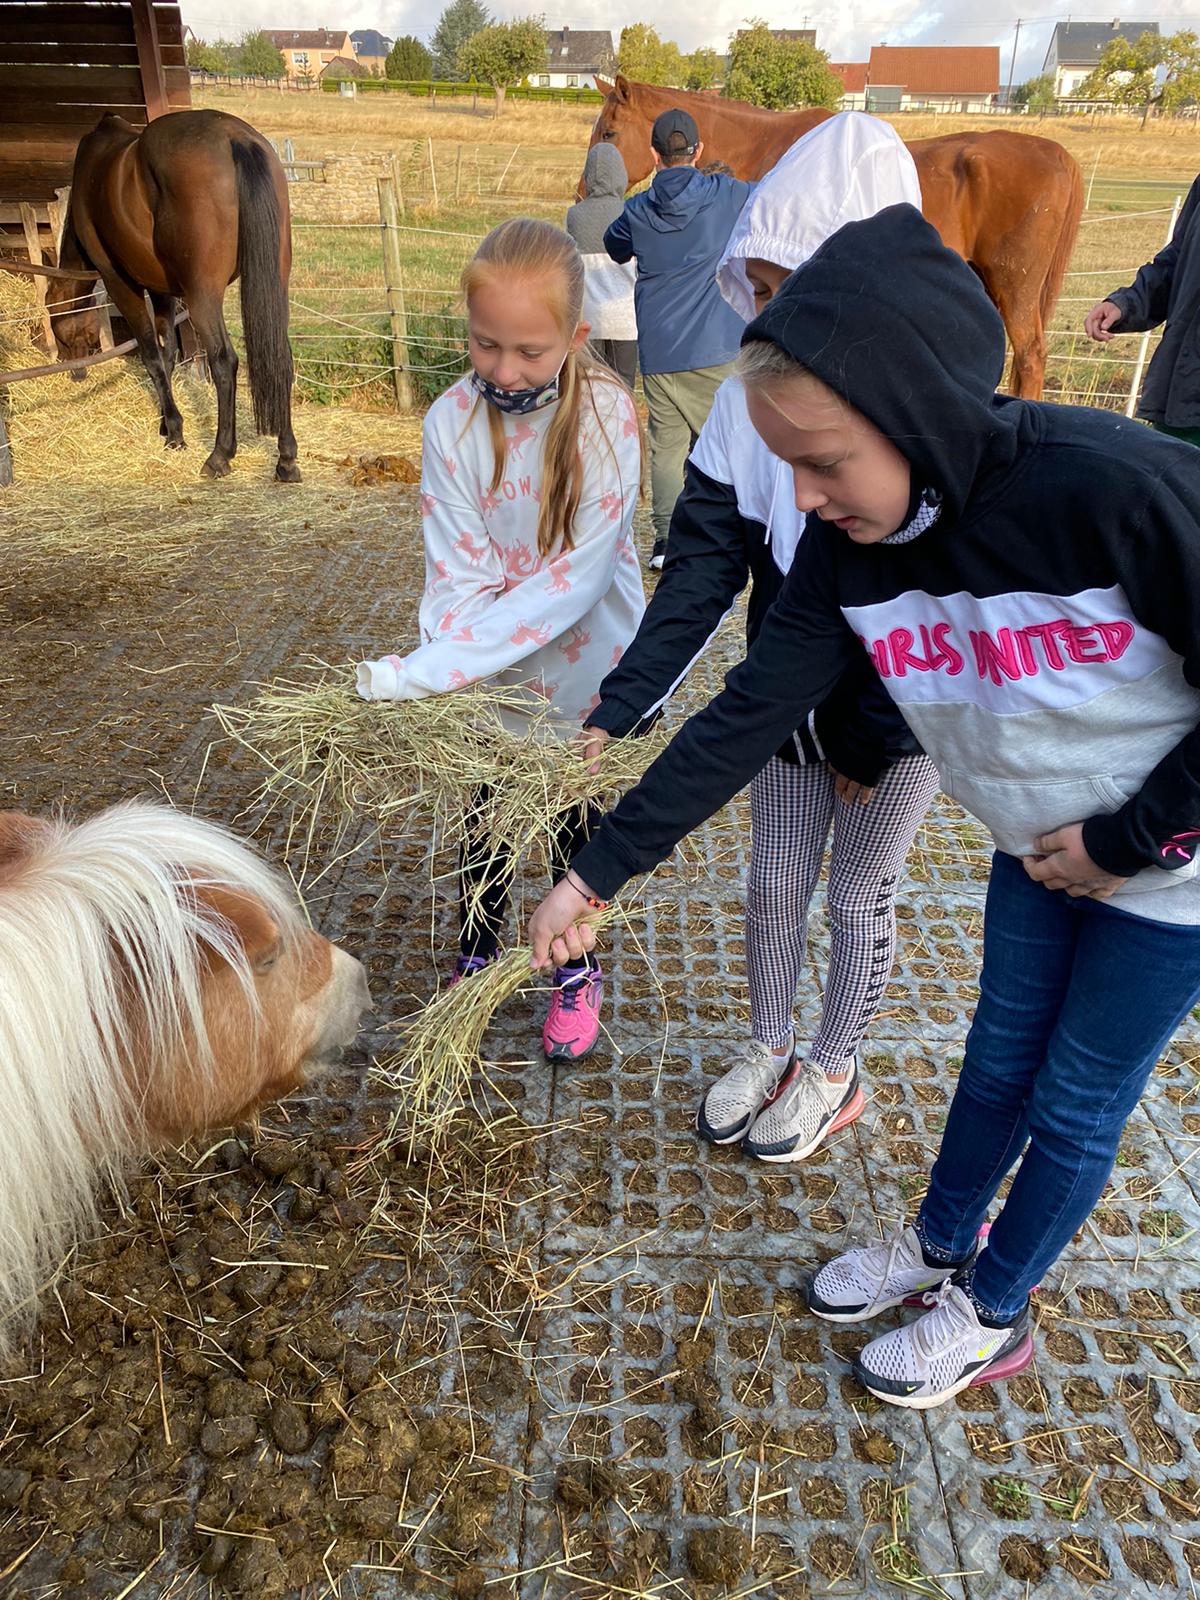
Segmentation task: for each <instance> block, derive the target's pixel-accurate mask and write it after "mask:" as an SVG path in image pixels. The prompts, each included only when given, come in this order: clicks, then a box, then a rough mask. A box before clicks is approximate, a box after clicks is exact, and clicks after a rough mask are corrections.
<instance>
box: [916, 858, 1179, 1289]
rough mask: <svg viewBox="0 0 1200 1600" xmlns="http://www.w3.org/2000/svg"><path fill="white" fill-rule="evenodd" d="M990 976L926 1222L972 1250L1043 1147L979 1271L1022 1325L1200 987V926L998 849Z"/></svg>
mask: <svg viewBox="0 0 1200 1600" xmlns="http://www.w3.org/2000/svg"><path fill="white" fill-rule="evenodd" d="M979 981H980V995H979V1005H978V1007H977V1008H976V1011H975V1020H974V1022H973V1023H972V1025H971V1031H970V1034H969V1035H968V1037H967V1046H966V1052H965V1056H964V1060H963V1069H962V1074H961V1076H960V1078H959V1081H958V1088H957V1090H956V1091H955V1095H954V1100H953V1102H952V1103H951V1106H950V1115H949V1117H948V1118H947V1121H946V1132H945V1134H944V1135H943V1138H942V1147H941V1150H940V1151H939V1153H938V1158H937V1161H936V1162H935V1163H934V1168H933V1174H932V1176H931V1178H930V1182H929V1192H928V1194H927V1195H926V1197H925V1200H924V1203H923V1204H922V1206H921V1216H920V1225H921V1227H922V1231H923V1233H924V1236H925V1238H926V1240H927V1241H928V1243H929V1244H930V1245H932V1246H933V1247H934V1248H935V1249H937V1250H944V1251H946V1252H948V1253H949V1257H950V1259H951V1260H956V1261H957V1260H962V1259H963V1258H964V1257H965V1256H967V1255H969V1253H970V1250H971V1246H972V1244H973V1243H974V1240H975V1235H976V1233H977V1232H978V1230H979V1227H980V1224H981V1223H982V1222H983V1220H984V1217H985V1215H986V1213H987V1208H988V1205H989V1203H990V1202H991V1200H992V1199H993V1198H994V1196H995V1194H996V1190H997V1189H998V1188H999V1186H1000V1183H1001V1181H1002V1180H1003V1178H1004V1177H1005V1175H1006V1173H1007V1172H1008V1171H1009V1169H1010V1168H1011V1167H1012V1166H1013V1164H1014V1163H1015V1162H1016V1160H1017V1158H1018V1156H1020V1154H1021V1151H1022V1149H1024V1147H1025V1142H1026V1140H1028V1141H1029V1148H1028V1150H1027V1151H1026V1153H1025V1156H1024V1159H1023V1160H1022V1161H1021V1165H1020V1167H1019V1169H1018V1171H1017V1174H1016V1177H1015V1178H1014V1180H1013V1184H1012V1188H1011V1189H1010V1191H1009V1194H1008V1198H1007V1200H1006V1201H1005V1202H1004V1207H1003V1209H1002V1211H1001V1212H1000V1215H999V1217H998V1218H997V1220H996V1222H995V1224H994V1225H993V1227H992V1230H991V1233H990V1235H989V1237H988V1246H987V1249H986V1250H984V1251H983V1252H982V1254H981V1255H980V1258H979V1264H978V1266H977V1267H976V1269H975V1274H974V1280H973V1290H974V1294H975V1297H976V1299H977V1300H978V1301H979V1303H980V1304H981V1305H982V1306H983V1307H984V1308H985V1309H986V1310H987V1311H988V1312H989V1313H990V1314H992V1315H993V1316H995V1318H996V1319H997V1320H998V1321H1008V1320H1010V1319H1012V1318H1013V1317H1015V1316H1017V1315H1018V1314H1019V1313H1020V1311H1021V1310H1022V1308H1023V1307H1024V1305H1025V1303H1026V1301H1027V1299H1028V1296H1029V1291H1030V1290H1031V1289H1032V1288H1033V1287H1034V1286H1035V1285H1036V1284H1037V1283H1039V1282H1040V1281H1041V1279H1042V1277H1043V1275H1044V1274H1045V1273H1046V1272H1047V1270H1048V1269H1049V1268H1050V1266H1051V1265H1052V1264H1053V1263H1054V1261H1055V1260H1057V1258H1058V1256H1059V1255H1060V1254H1061V1252H1062V1251H1063V1250H1064V1249H1065V1248H1066V1246H1067V1245H1068V1244H1069V1242H1070V1240H1071V1238H1072V1236H1073V1235H1074V1234H1075V1232H1076V1231H1077V1230H1078V1229H1079V1228H1081V1227H1082V1226H1083V1224H1084V1222H1085V1221H1086V1220H1087V1218H1088V1216H1089V1215H1090V1213H1091V1210H1092V1207H1093V1206H1094V1205H1095V1204H1096V1201H1097V1200H1098V1199H1099V1198H1100V1195H1101V1193H1102V1191H1103V1189H1104V1185H1105V1184H1106V1183H1107V1182H1108V1176H1109V1173H1110V1172H1111V1171H1112V1168H1113V1163H1114V1162H1115V1160H1116V1157H1117V1145H1118V1142H1119V1140H1120V1137H1121V1130H1122V1129H1123V1128H1124V1126H1125V1120H1126V1118H1127V1117H1128V1116H1129V1114H1130V1112H1131V1111H1132V1110H1133V1108H1134V1106H1135V1105H1136V1104H1137V1102H1138V1099H1139V1097H1140V1095H1141V1093H1142V1090H1143V1088H1144V1087H1145V1085H1146V1080H1147V1079H1148V1078H1149V1076H1150V1074H1151V1072H1152V1071H1153V1070H1154V1068H1155V1066H1156V1065H1157V1063H1158V1059H1159V1056H1160V1055H1161V1053H1162V1050H1163V1047H1164V1046H1165V1045H1166V1044H1167V1042H1168V1041H1169V1040H1170V1038H1171V1036H1172V1034H1173V1033H1174V1032H1175V1030H1176V1028H1177V1027H1178V1026H1179V1024H1180V1022H1181V1021H1182V1020H1183V1018H1184V1017H1185V1016H1186V1015H1187V1014H1188V1012H1189V1011H1190V1009H1191V1008H1192V1006H1193V1005H1194V1004H1195V1003H1196V1000H1197V997H1198V996H1200V927H1180V926H1177V925H1175V924H1173V923H1165V922H1151V921H1150V920H1149V919H1148V918H1146V917H1135V916H1130V915H1129V914H1128V913H1127V912H1124V911H1118V910H1116V909H1115V908H1114V907H1113V906H1109V905H1106V904H1105V903H1104V902H1103V901H1102V900H1088V899H1078V900H1073V899H1071V898H1070V897H1069V896H1068V895H1067V894H1066V893H1065V892H1064V891H1062V890H1057V891H1052V890H1049V889H1045V888H1043V886H1042V885H1041V884H1040V883H1034V882H1033V880H1032V879H1031V878H1029V877H1027V876H1026V873H1025V869H1024V867H1023V866H1022V865H1021V863H1020V861H1018V860H1017V859H1016V857H1015V856H1008V855H1002V854H1001V853H1000V852H999V851H997V853H996V855H995V857H994V859H993V862H992V877H991V882H990V883H989V885H988V895H987V911H986V914H985V917H984V930H983V971H982V973H981V975H980V980H979Z"/></svg>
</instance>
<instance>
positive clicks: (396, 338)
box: [379, 177, 413, 411]
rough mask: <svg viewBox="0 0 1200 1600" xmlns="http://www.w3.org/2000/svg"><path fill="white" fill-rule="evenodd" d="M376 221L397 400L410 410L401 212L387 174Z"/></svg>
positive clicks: (383, 182)
mask: <svg viewBox="0 0 1200 1600" xmlns="http://www.w3.org/2000/svg"><path fill="white" fill-rule="evenodd" d="M379 223H380V227H381V229H382V232H383V281H384V283H385V285H386V286H387V307H388V321H389V323H390V324H391V331H392V378H393V380H394V381H395V385H396V404H397V405H398V406H399V407H400V409H401V410H402V411H411V410H412V408H413V392H412V379H411V378H410V377H409V374H408V316H407V313H406V311H405V306H404V266H403V263H402V261H401V259H400V213H399V210H398V208H397V205H396V189H395V185H394V184H393V182H392V180H391V178H390V177H383V178H380V179H379Z"/></svg>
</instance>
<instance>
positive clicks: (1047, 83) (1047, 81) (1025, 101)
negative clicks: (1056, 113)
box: [1012, 72, 1055, 111]
mask: <svg viewBox="0 0 1200 1600" xmlns="http://www.w3.org/2000/svg"><path fill="white" fill-rule="evenodd" d="M1012 103H1013V105H1015V106H1025V107H1027V108H1028V109H1029V110H1030V111H1051V110H1053V108H1054V103H1055V100H1054V74H1053V73H1052V72H1046V73H1043V74H1042V76H1041V77H1040V78H1030V79H1028V80H1027V81H1026V82H1025V83H1019V84H1018V85H1017V87H1016V88H1015V89H1014V90H1013V92H1012Z"/></svg>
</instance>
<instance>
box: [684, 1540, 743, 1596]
mask: <svg viewBox="0 0 1200 1600" xmlns="http://www.w3.org/2000/svg"><path fill="white" fill-rule="evenodd" d="M686 1556H687V1564H688V1570H689V1571H690V1572H691V1574H692V1577H693V1578H695V1579H696V1580H697V1581H698V1582H700V1583H735V1582H736V1581H737V1580H738V1578H740V1577H741V1576H742V1573H743V1572H745V1570H746V1568H747V1567H748V1566H749V1565H750V1540H749V1538H748V1537H747V1535H746V1534H744V1533H743V1532H742V1531H741V1529H740V1528H697V1529H696V1530H695V1532H693V1533H692V1534H690V1535H689V1536H688V1542H687V1549H686Z"/></svg>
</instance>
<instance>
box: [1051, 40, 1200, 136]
mask: <svg viewBox="0 0 1200 1600" xmlns="http://www.w3.org/2000/svg"><path fill="white" fill-rule="evenodd" d="M1077 92H1078V95H1079V98H1080V99H1081V100H1111V101H1112V103H1113V104H1114V105H1118V106H1128V107H1129V109H1130V110H1140V111H1141V113H1142V122H1143V124H1144V123H1145V121H1146V118H1147V117H1148V116H1149V115H1150V108H1151V107H1152V106H1157V107H1158V108H1159V109H1160V110H1162V111H1168V112H1169V111H1178V110H1179V109H1180V107H1181V106H1184V105H1187V104H1189V103H1191V102H1193V101H1195V100H1197V99H1200V39H1198V38H1197V37H1196V35H1195V34H1194V33H1193V32H1191V30H1190V29H1184V30H1182V31H1181V32H1179V33H1172V34H1165V35H1164V34H1157V33H1143V34H1141V35H1140V36H1139V37H1138V38H1137V39H1133V40H1129V39H1120V38H1118V39H1110V40H1109V41H1108V43H1107V44H1106V45H1105V46H1104V51H1103V54H1102V55H1101V57H1100V65H1099V66H1098V67H1097V68H1096V70H1095V72H1093V73H1092V74H1091V76H1090V77H1087V78H1085V79H1084V80H1083V82H1082V83H1081V84H1080V85H1079V89H1078V91H1077Z"/></svg>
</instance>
